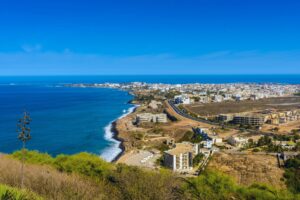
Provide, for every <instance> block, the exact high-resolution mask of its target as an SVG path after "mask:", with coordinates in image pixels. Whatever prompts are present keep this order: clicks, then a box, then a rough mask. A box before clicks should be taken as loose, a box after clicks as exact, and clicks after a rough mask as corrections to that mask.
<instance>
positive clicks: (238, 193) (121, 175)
mask: <svg viewBox="0 0 300 200" xmlns="http://www.w3.org/2000/svg"><path fill="white" fill-rule="evenodd" d="M27 153H28V157H26V165H25V182H24V186H25V188H26V189H27V191H32V192H34V193H36V194H38V195H39V196H41V197H42V198H45V199H59V200H60V199H72V200H73V199H75V200H76V199H78V200H79V199H80V200H81V199H82V200H85V199H87V200H89V199H96V200H97V199H109V200H114V199H117V200H119V199H120V200H121V199H125V200H127V199H128V200H131V199H135V200H152V199H155V200H172V199H190V200H193V199H203V200H206V199H217V200H218V199H236V200H238V199H240V200H248V199H249V200H250V199H251V200H252V199H253V200H254V199H299V195H298V196H297V195H295V194H292V193H290V192H289V191H287V190H278V189H274V188H272V187H270V186H266V185H258V184H254V185H251V186H242V185H237V183H236V182H235V181H234V180H233V179H232V178H231V177H229V176H227V175H224V174H222V173H220V172H216V171H206V172H204V173H203V174H201V175H200V176H198V177H196V178H182V177H178V176H176V175H174V174H173V173H171V171H169V170H166V169H161V170H157V171H150V170H143V169H140V168H137V167H130V166H127V165H123V164H117V165H115V164H111V163H106V162H105V161H103V160H101V159H100V158H99V157H98V156H96V155H91V154H88V153H80V154H75V155H70V156H67V155H60V156H57V157H55V158H53V157H51V156H50V157H49V155H47V154H39V153H38V152H27ZM19 156H20V154H19V153H18V152H16V153H14V154H13V155H10V156H2V157H1V162H0V183H2V184H5V185H8V186H10V187H19V185H20V165H21V164H20V161H19V160H18V159H20V157H19Z"/></svg>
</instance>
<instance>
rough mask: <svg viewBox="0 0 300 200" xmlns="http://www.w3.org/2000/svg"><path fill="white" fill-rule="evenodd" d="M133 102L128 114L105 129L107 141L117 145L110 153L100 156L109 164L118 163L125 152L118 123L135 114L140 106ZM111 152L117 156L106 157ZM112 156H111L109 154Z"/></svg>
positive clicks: (112, 147) (106, 152)
mask: <svg viewBox="0 0 300 200" xmlns="http://www.w3.org/2000/svg"><path fill="white" fill-rule="evenodd" d="M131 102H132V101H130V102H128V103H129V104H131V105H133V106H132V107H130V108H129V109H128V110H127V112H126V113H124V114H123V115H121V116H120V117H118V118H117V119H116V120H114V121H112V122H110V123H109V124H108V125H107V126H106V127H105V128H104V129H105V139H106V140H108V141H111V142H114V143H115V144H114V145H112V146H111V147H110V151H104V152H103V153H102V154H101V155H100V156H101V157H102V158H103V159H105V160H106V161H108V162H116V161H117V160H118V159H119V158H120V157H121V156H122V155H123V154H124V152H125V150H126V149H125V146H124V139H123V138H121V137H120V136H119V131H118V129H117V122H118V121H119V120H120V119H122V118H124V117H126V116H128V115H130V114H132V113H134V112H135V111H136V109H137V108H138V107H139V105H138V104H133V103H131ZM109 152H111V153H113V154H116V155H113V156H112V157H107V156H106V155H108V154H109ZM109 155H111V154H109Z"/></svg>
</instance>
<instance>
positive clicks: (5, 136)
mask: <svg viewBox="0 0 300 200" xmlns="http://www.w3.org/2000/svg"><path fill="white" fill-rule="evenodd" d="M131 99H132V96H131V95H129V94H128V93H126V92H124V91H119V90H113V89H93V88H66V87H49V86H43V85H39V86H37V85H25V86H24V85H16V86H3V85H2V86H0V152H6V153H10V152H12V151H15V150H16V149H19V148H20V147H21V143H20V141H18V139H17V133H16V123H17V120H18V119H19V118H20V117H21V115H22V112H23V110H24V109H26V110H27V111H29V112H30V114H31V118H32V123H31V129H32V140H30V141H29V142H28V148H29V149H36V150H39V151H42V152H48V153H50V154H52V155H57V154H60V153H66V154H73V153H77V152H81V151H87V152H92V153H95V154H99V155H102V156H103V157H104V158H105V159H106V160H112V159H113V158H114V157H115V156H116V155H117V154H118V153H120V151H121V150H120V149H119V148H118V145H119V143H118V142H117V141H115V140H114V139H112V138H111V132H110V129H106V130H105V127H109V123H110V122H112V121H113V120H115V119H116V118H117V117H118V116H120V115H122V114H123V112H124V110H128V109H129V108H130V107H132V105H129V104H128V103H127V102H128V101H129V100H131Z"/></svg>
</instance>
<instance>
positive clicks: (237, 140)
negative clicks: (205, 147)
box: [227, 136, 248, 148]
mask: <svg viewBox="0 0 300 200" xmlns="http://www.w3.org/2000/svg"><path fill="white" fill-rule="evenodd" d="M227 142H228V143H229V144H231V145H233V146H236V147H239V148H241V147H243V146H244V145H246V144H247V143H248V140H247V139H245V138H242V137H234V136H231V137H230V138H228V140H227Z"/></svg>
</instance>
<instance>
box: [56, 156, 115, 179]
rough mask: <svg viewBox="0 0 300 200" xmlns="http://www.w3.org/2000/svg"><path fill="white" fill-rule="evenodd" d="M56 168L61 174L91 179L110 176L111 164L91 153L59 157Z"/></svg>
mask: <svg viewBox="0 0 300 200" xmlns="http://www.w3.org/2000/svg"><path fill="white" fill-rule="evenodd" d="M54 166H55V168H56V169H58V170H59V171H61V172H68V173H77V174H82V175H85V176H89V177H97V178H100V177H104V176H105V175H107V174H109V172H110V170H111V164H110V163H107V162H105V161H104V160H102V159H101V158H100V157H99V156H97V155H93V154H89V153H79V154H75V155H71V156H69V155H59V156H57V157H56V158H55V161H54Z"/></svg>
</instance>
